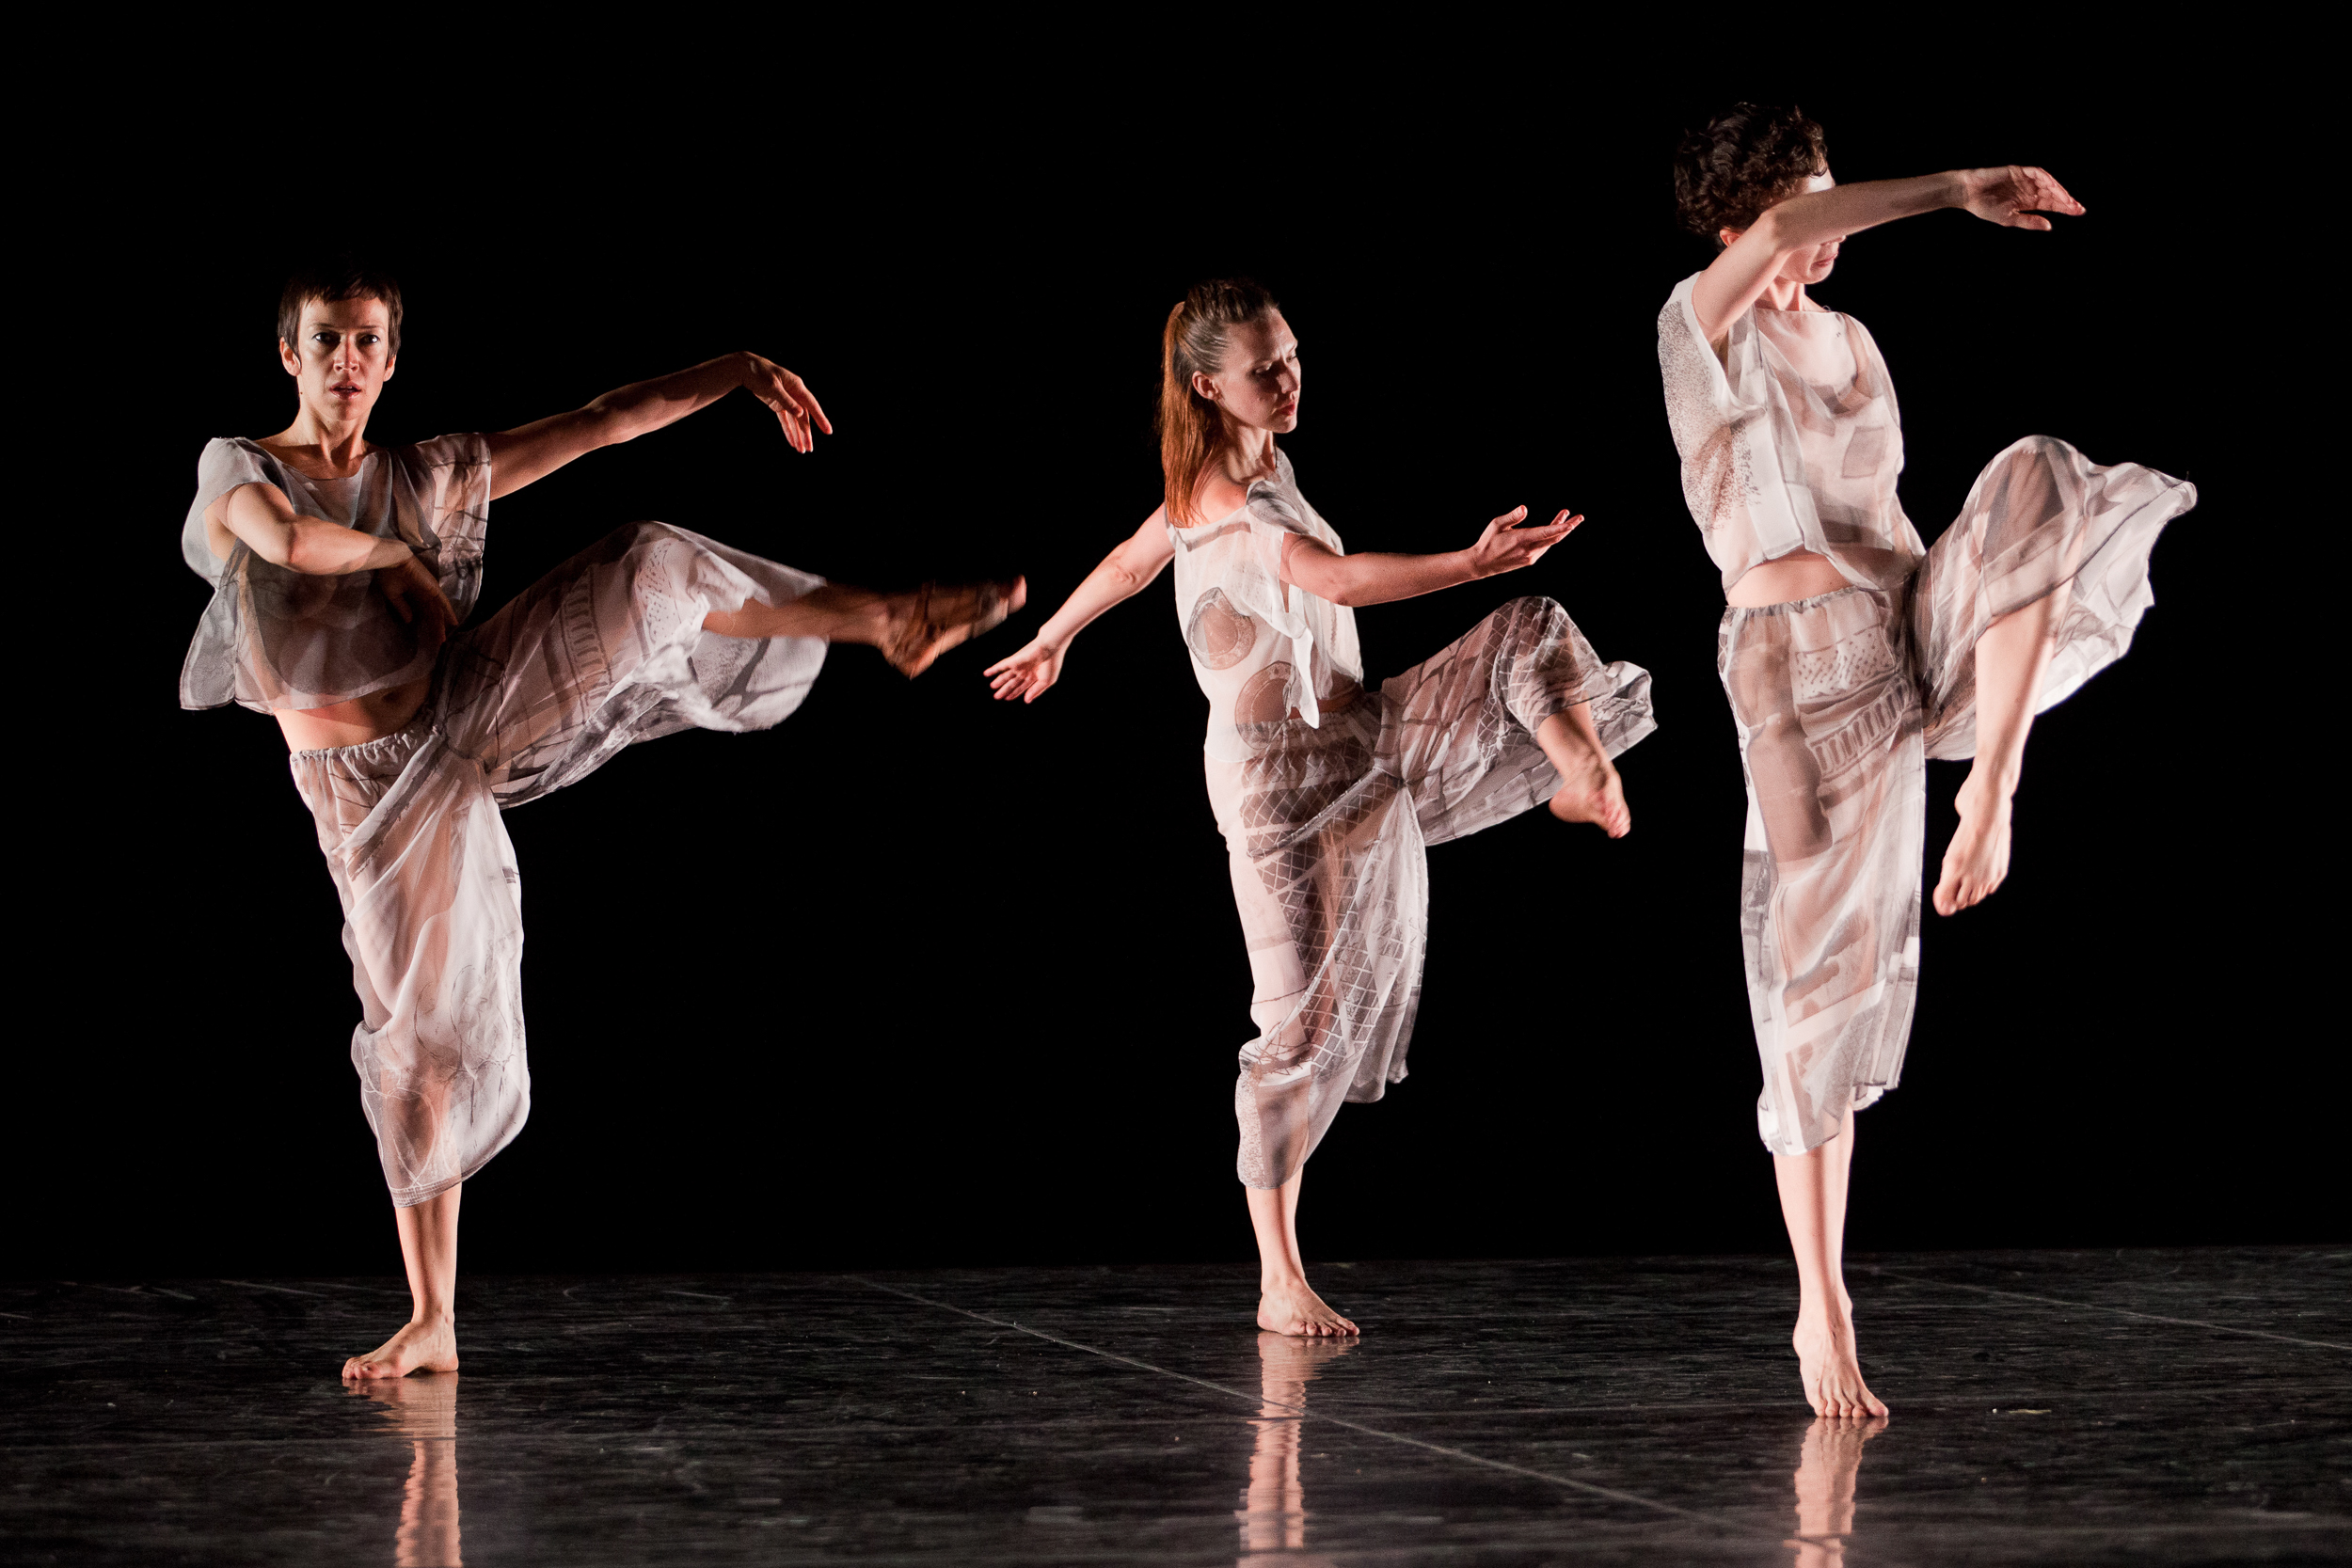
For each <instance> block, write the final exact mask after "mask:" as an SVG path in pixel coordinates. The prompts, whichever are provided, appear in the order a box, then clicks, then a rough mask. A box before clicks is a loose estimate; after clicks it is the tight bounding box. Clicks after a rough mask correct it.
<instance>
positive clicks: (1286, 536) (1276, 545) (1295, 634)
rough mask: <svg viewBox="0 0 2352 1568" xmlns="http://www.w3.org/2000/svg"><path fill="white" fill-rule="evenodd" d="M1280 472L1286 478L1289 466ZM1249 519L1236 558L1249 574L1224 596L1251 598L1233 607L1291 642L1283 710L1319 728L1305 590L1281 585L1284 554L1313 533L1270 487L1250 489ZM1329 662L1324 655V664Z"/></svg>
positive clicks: (1319, 709) (1237, 575)
mask: <svg viewBox="0 0 2352 1568" xmlns="http://www.w3.org/2000/svg"><path fill="white" fill-rule="evenodd" d="M1284 472H1285V476H1286V477H1287V474H1288V469H1287V467H1286V468H1285V470H1284ZM1247 516H1248V529H1249V547H1248V550H1247V551H1246V552H1237V559H1239V560H1242V561H1245V562H1247V563H1248V570H1247V571H1243V572H1237V573H1235V574H1233V576H1234V578H1236V579H1237V581H1236V584H1235V588H1234V589H1229V590H1228V592H1227V596H1228V597H1229V598H1230V597H1233V595H1234V593H1235V591H1236V590H1238V591H1239V592H1242V593H1247V594H1251V595H1253V596H1252V597H1251V598H1248V599H1239V598H1236V599H1235V601H1234V602H1236V603H1238V604H1240V605H1242V606H1243V608H1244V609H1246V610H1248V613H1250V614H1252V615H1255V616H1257V617H1258V619H1260V620H1262V621H1263V622H1264V623H1265V624H1266V625H1267V626H1269V627H1271V628H1272V629H1273V631H1274V633H1275V635H1276V636H1278V637H1283V638H1287V639H1289V640H1290V657H1289V661H1288V662H1289V664H1290V668H1291V675H1290V680H1289V682H1288V683H1287V686H1286V688H1285V689H1284V691H1283V694H1282V695H1283V703H1284V705H1286V706H1288V707H1291V708H1295V709H1296V710H1297V713H1298V717H1299V718H1300V719H1302V720H1304V721H1306V722H1307V724H1308V726H1309V727H1310V728H1317V727H1320V726H1321V724H1322V722H1323V708H1322V706H1321V705H1320V704H1319V703H1318V702H1317V701H1316V699H1315V692H1316V689H1317V688H1318V687H1319V686H1321V685H1322V684H1323V683H1322V682H1321V681H1320V680H1319V679H1318V678H1317V676H1318V674H1319V673H1320V672H1319V671H1318V669H1317V657H1316V655H1317V645H1316V638H1315V632H1314V620H1313V617H1312V616H1311V615H1310V614H1309V612H1308V605H1307V599H1308V594H1307V593H1306V591H1305V590H1304V589H1301V588H1296V587H1285V586H1284V584H1283V581H1282V552H1283V551H1284V550H1285V549H1286V548H1288V547H1289V543H1290V541H1291V540H1293V539H1312V538H1314V537H1315V534H1314V531H1313V529H1312V528H1311V527H1310V526H1309V525H1308V522H1307V519H1306V517H1305V516H1304V515H1301V514H1300V512H1299V510H1298V508H1296V507H1295V506H1293V505H1292V504H1291V502H1290V500H1289V499H1288V498H1287V497H1285V496H1283V495H1282V494H1281V492H1280V491H1279V490H1277V489H1276V488H1274V487H1273V486H1271V485H1260V486H1257V487H1254V488H1253V489H1252V490H1251V492H1250V496H1249V509H1248V513H1247ZM1328 657H1329V655H1328V650H1325V651H1324V658H1325V660H1326V661H1327V660H1328Z"/></svg>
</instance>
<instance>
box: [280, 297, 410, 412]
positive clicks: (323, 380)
mask: <svg viewBox="0 0 2352 1568" xmlns="http://www.w3.org/2000/svg"><path fill="white" fill-rule="evenodd" d="M391 344H392V329H391V312H390V311H389V309H385V305H384V302H383V301H382V300H380V299H336V300H325V299H314V300H312V301H310V303H309V304H308V305H305V306H304V307H303V308H302V332H301V341H299V342H294V343H289V342H286V341H283V340H280V341H279V342H278V361H279V363H281V364H283V365H284V366H285V367H286V373H287V374H288V375H291V376H293V377H294V383H295V387H296V389H297V391H298V392H299V394H300V396H301V398H302V405H303V406H304V407H305V408H307V409H309V410H310V413H311V415H312V417H313V418H315V419H317V420H320V421H321V422H322V423H325V424H328V425H343V424H349V423H353V422H355V421H360V420H366V419H367V417H368V415H369V413H370V412H371V411H372V410H373V408H374V407H375V400H376V398H377V397H378V396H379V395H381V394H382V392H383V390H384V383H386V382H387V381H389V380H390V379H391V378H392V369H393V358H392V348H391Z"/></svg>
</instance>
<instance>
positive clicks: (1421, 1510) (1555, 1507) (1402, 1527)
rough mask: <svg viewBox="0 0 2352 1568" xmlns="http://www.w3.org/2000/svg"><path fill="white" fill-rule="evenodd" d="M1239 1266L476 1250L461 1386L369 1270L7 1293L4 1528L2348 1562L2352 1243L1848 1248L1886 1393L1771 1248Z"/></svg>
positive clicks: (156, 1558)
mask: <svg viewBox="0 0 2352 1568" xmlns="http://www.w3.org/2000/svg"><path fill="white" fill-rule="evenodd" d="M1253 1283H1254V1271H1253V1270H1249V1269H1243V1268H1223V1267H1203V1268H1132V1269H1129V1268H1099V1269H1053V1270H1026V1271H967V1272H947V1271H941V1272H935V1273H930V1274H919V1275H918V1274H878V1275H865V1276H844V1275H758V1276H731V1277H723V1278H629V1279H515V1278H508V1279H499V1278H491V1279H485V1280H480V1281H475V1282H472V1283H470V1284H469V1290H468V1294H467V1296H466V1299H465V1301H464V1304H463V1305H464V1307H465V1316H464V1318H463V1319H462V1320H461V1323H460V1328H461V1332H462V1334H463V1340H464V1354H465V1357H466V1369H467V1370H465V1372H464V1373H462V1374H450V1375H446V1376H440V1377H416V1378H411V1379H408V1380H405V1381H404V1382H402V1383H398V1384H393V1385H389V1386H383V1385H379V1386H373V1387H370V1388H366V1389H364V1390H353V1389H346V1388H345V1387H343V1386H342V1385H341V1384H340V1383H339V1382H338V1381H337V1379H336V1376H335V1372H336V1370H337V1369H338V1368H339V1367H340V1365H341V1362H342V1357H343V1356H344V1355H345V1354H349V1353H350V1351H351V1350H352V1348H353V1347H355V1346H360V1347H364V1346H365V1345H369V1344H373V1343H374V1342H375V1340H376V1339H377V1338H381V1336H382V1333H383V1331H384V1329H385V1328H386V1327H387V1325H388V1323H389V1321H390V1319H391V1318H393V1317H396V1316H397V1315H399V1313H400V1312H401V1311H402V1309H403V1304H404V1302H405V1297H404V1296H403V1295H401V1294H400V1293H399V1292H397V1291H392V1290H389V1289H387V1288H385V1287H384V1286H382V1285H379V1284H376V1283H373V1282H366V1283H361V1282H352V1281H339V1280H293V1279H287V1280H268V1281H261V1280H175V1281H148V1282H137V1283H134V1282H129V1281H118V1282H110V1283H106V1284H93V1283H90V1282H87V1281H81V1282H72V1283H69V1282H65V1281H49V1282H36V1283H18V1284H14V1285H7V1286H0V1447H4V1448H5V1451H6V1452H7V1454H8V1481H7V1484H6V1485H5V1486H4V1487H0V1546H5V1551H4V1552H0V1556H5V1557H7V1558H8V1560H19V1561H26V1562H44V1561H59V1562H109V1561H116V1562H136V1563H141V1564H149V1563H171V1562H219V1561H240V1562H283V1563H297V1562H299V1563H308V1562H319V1563H334V1564H339V1565H340V1564H358V1563H388V1562H389V1563H398V1564H416V1565H425V1568H431V1565H437V1564H446V1563H457V1562H461V1561H463V1562H470V1563H473V1564H475V1565H476V1568H481V1565H484V1564H496V1563H501V1562H507V1561H526V1560H529V1561H551V1562H562V1563H567V1564H580V1565H593V1564H599V1563H606V1562H675V1561H687V1560H692V1561H697V1562H700V1561H728V1562H732V1561H742V1562H762V1563H767V1562H783V1563H792V1562H818V1561H833V1560H846V1559H858V1560H888V1561H911V1562H930V1561H937V1562H955V1563H960V1564H961V1563H1055V1562H1079V1561H1089V1562H1104V1561H1118V1562H1144V1563H1162V1562H1166V1563H1179V1562H1183V1563H1196V1562H1197V1563H1219V1564H1222V1563H1228V1562H1238V1563H1243V1564H1252V1565H1265V1564H1271V1563H1275V1562H1280V1563H1283V1564H1288V1565H1300V1564H1314V1563H1323V1564H1334V1565H1336V1564H1343V1563H1357V1562H1382V1563H1392V1562H1438V1563H1445V1562H1463V1563H1467V1562H1471V1561H1476V1562H1478V1563H1481V1564H1486V1563H1499V1564H1500V1563H1531V1564H1532V1563H1539V1562H1556V1561H1562V1560H1575V1561H1578V1562H1587V1561H1595V1562H1629V1563H1631V1562H1677V1563H1680V1562H1701V1563H1713V1562H1750V1563H1758V1564H1775V1565H1796V1568H1828V1565H1832V1564H1852V1565H1855V1568H1861V1565H1865V1564H1868V1563H1874V1562H1909V1563H1933V1562H1947V1561H1948V1562H2062V1563H2087V1562H2132V1563H2147V1562H2158V1563H2161V1562H2190V1561H2195V1562H2212V1561H2231V1562H2239V1561H2296V1562H2306V1561H2326V1560H2352V1464H2347V1454H2348V1453H2352V1321H2347V1320H2348V1319H2352V1307H2347V1303H2352V1251H2348V1250H2344V1249H2334V1250H2290V1249H2231V1250H2211V1251H2198V1252H2168V1253H2146V1252H2138V1253H2118V1254H2079V1253H2067V1254H2061V1253H2016V1254H1970V1255H1961V1254H1940V1255H1920V1256H1913V1257H1888V1258H1880V1259H1866V1260H1863V1261H1862V1262H1860V1263H1859V1264H1857V1265H1856V1267H1855V1269H1854V1289H1855V1296H1856V1301H1857V1312H1858V1317H1859V1321H1860V1323H1861V1326H1862V1331H1863V1345H1864V1349H1865V1360H1866V1367H1867V1370H1868V1372H1869V1374H1870V1377H1871V1381H1872V1385H1873V1386H1875V1387H1876V1388H1877V1389H1878V1390H1879V1392H1880V1393H1881V1394H1883V1396H1885V1397H1886V1398H1887V1399H1888V1401H1889V1402H1890V1403H1892V1404H1893V1406H1894V1416H1893V1418H1892V1419H1891V1420H1889V1421H1883V1422H1876V1421H1874V1422H1868V1423H1861V1422H1833V1421H1818V1420H1815V1419H1814V1418H1813V1417H1812V1416H1811V1414H1810V1412H1808V1411H1806V1410H1805V1409H1804V1406H1803V1405H1802V1404H1801V1403H1800V1402H1798V1401H1797V1400H1796V1398H1795V1393H1796V1376H1795V1370H1794V1364H1793V1362H1792V1361H1790V1359H1789V1357H1788V1309H1789V1304H1790V1302H1791V1300H1792V1299H1793V1297H1792V1294H1791V1292H1792V1291H1793V1280H1792V1279H1791V1277H1790V1275H1789V1270H1788V1266H1787V1265H1786V1264H1782V1263H1779V1262H1775V1261H1771V1260H1763V1259H1583V1260H1571V1261H1563V1262H1492V1263H1372V1262H1366V1263H1361V1264H1356V1265H1348V1264H1331V1265H1327V1267H1326V1268H1325V1270H1324V1283H1325V1290H1326V1293H1327V1295H1328V1296H1329V1297H1330V1298H1331V1299H1332V1301H1333V1303H1334V1305H1336V1306H1338V1307H1340V1308H1341V1309H1342V1310H1343V1311H1346V1312H1348V1313H1349V1314H1350V1315H1351V1316H1353V1317H1354V1318H1355V1319H1356V1320H1357V1321H1358V1322H1359V1323H1362V1324H1363V1325H1364V1328H1365V1336H1364V1338H1363V1339H1362V1340H1361V1341H1359V1342H1332V1341H1321V1342H1315V1341H1304V1340H1296V1339H1284V1338H1280V1337H1279V1336H1275V1335H1263V1334H1259V1333H1258V1332H1257V1331H1256V1330H1255V1328H1254V1327H1253V1326H1252V1325H1251V1324H1250V1323H1249V1316H1250V1308H1251V1306H1252V1304H1253V1299H1254V1298H1253V1296H1252V1294H1251V1291H1250V1286H1251V1285H1252V1284H1253ZM1866 1459H1867V1464H1866V1463H1865V1461H1866ZM461 1496H462V1499H463V1507H462V1509H461V1507H460V1499H461Z"/></svg>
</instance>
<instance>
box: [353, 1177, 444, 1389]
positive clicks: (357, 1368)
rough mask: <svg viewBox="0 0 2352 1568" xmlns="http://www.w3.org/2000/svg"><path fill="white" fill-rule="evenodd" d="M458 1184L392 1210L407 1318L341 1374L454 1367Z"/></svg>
mask: <svg viewBox="0 0 2352 1568" xmlns="http://www.w3.org/2000/svg"><path fill="white" fill-rule="evenodd" d="M464 1191H465V1186H464V1184H463V1183H462V1182H461V1183H460V1184H458V1185H457V1186H454V1187H452V1188H450V1189H449V1190H448V1191H447V1192H445V1193H441V1194H439V1195H437V1196H433V1197H429V1198H426V1199H425V1200H424V1201H423V1202H422V1203H419V1204H414V1205H412V1206H410V1207H409V1208H406V1209H395V1210H393V1211H392V1214H393V1217H394V1218H395V1219H396V1220H397V1221H398V1222H399V1225H400V1256H401V1260H402V1261H403V1262H404V1263H405V1264H406V1265H407V1267H408V1299H409V1307H410V1310H409V1314H408V1322H407V1323H405V1324H404V1325H403V1326H402V1328H401V1330H400V1332H399V1333H397V1334H395V1335H393V1336H392V1337H391V1338H389V1339H387V1340H385V1341H384V1342H383V1343H382V1344H380V1345H378V1346H376V1347H375V1349H373V1350H372V1351H370V1352H369V1353H368V1354H365V1355H355V1356H353V1357H352V1358H351V1359H350V1360H348V1361H346V1362H344V1363H343V1376H345V1377H347V1378H362V1377H406V1376H407V1375H408V1374H409V1373H410V1372H414V1371H429V1372H453V1371H455V1370H457V1200H458V1196H459V1195H460V1194H462V1193H463V1192H464Z"/></svg>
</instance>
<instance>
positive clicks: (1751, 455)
mask: <svg viewBox="0 0 2352 1568" xmlns="http://www.w3.org/2000/svg"><path fill="white" fill-rule="evenodd" d="M1698 279H1699V275H1698V274H1696V273H1692V275H1691V276H1690V277H1686V278H1684V279H1683V280H1682V281H1681V282H1679V283H1677V284H1676V285H1675V291H1674V293H1672V294H1670V295H1668V296H1667V299H1666V304H1665V307H1664V309H1661V310H1660V311H1659V312H1658V368H1659V372H1660V376H1661V380H1663V382H1664V383H1665V389H1666V422H1667V424H1668V425H1669V426H1670V427H1671V428H1672V429H1673V431H1674V438H1675V450H1676V451H1677V452H1679V453H1680V454H1681V457H1682V499H1683V502H1684V504H1685V505H1687V506H1689V507H1690V509H1691V520H1692V522H1695V523H1696V524H1698V526H1699V532H1700V533H1701V534H1702V535H1703V536H1704V537H1705V539H1706V542H1707V553H1708V556H1709V557H1710V558H1712V559H1713V561H1714V562H1715V564H1716V565H1717V566H1718V567H1719V568H1721V569H1722V572H1723V580H1724V590H1725V591H1726V592H1728V591H1729V590H1730V588H1731V585H1732V584H1733V583H1735V582H1738V581H1739V580H1740V577H1741V576H1742V575H1744V574H1745V573H1746V571H1747V569H1748V568H1749V567H1750V566H1753V565H1755V564H1756V562H1759V561H1772V560H1775V559H1777V558H1779V557H1781V556H1784V555H1787V554H1788V553H1789V552H1791V551H1793V550H1802V549H1806V548H1809V547H1810V546H1808V545H1807V544H1806V542H1805V538H1806V535H1805V524H1806V523H1807V522H1809V521H1811V520H1812V499H1811V497H1810V496H1809V495H1808V494H1807V493H1806V492H1805V490H1804V485H1803V483H1802V480H1803V473H1804V470H1803V467H1802V464H1800V463H1795V462H1792V461H1789V460H1788V459H1789V458H1790V457H1791V456H1792V454H1790V453H1788V452H1784V451H1783V450H1782V448H1783V446H1784V444H1785V442H1784V440H1783V436H1784V435H1785V434H1786V435H1793V433H1784V432H1782V431H1780V430H1779V429H1777V428H1776V421H1775V420H1773V417H1772V388H1771V385H1770V377H1769V376H1768V375H1767V373H1766V372H1765V369H1764V366H1763V363H1762V359H1761V350H1760V348H1759V347H1758V345H1757V342H1756V315H1755V312H1754V311H1750V312H1748V313H1746V314H1744V315H1742V316H1740V319H1739V320H1737V321H1735V322H1733V323H1732V324H1731V325H1730V327H1729V328H1728V329H1727V331H1726V332H1725V334H1724V355H1723V357H1722V358H1720V359H1718V358H1717V357H1716V356H1715V351H1714V349H1713V348H1712V347H1710V346H1709V345H1708V341H1707V335H1706V334H1705V333H1704V332H1703V331H1701V330H1700V328H1699V318H1698V312H1697V310H1696V309H1695V308H1694V307H1693V306H1692V299H1691V296H1692V289H1693V288H1694V287H1696V285H1697V283H1698ZM1792 475H1793V476H1795V483H1791V476H1792ZM1817 531H1818V530H1817Z"/></svg>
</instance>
